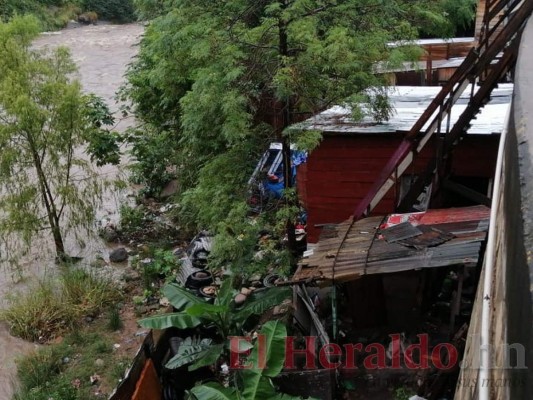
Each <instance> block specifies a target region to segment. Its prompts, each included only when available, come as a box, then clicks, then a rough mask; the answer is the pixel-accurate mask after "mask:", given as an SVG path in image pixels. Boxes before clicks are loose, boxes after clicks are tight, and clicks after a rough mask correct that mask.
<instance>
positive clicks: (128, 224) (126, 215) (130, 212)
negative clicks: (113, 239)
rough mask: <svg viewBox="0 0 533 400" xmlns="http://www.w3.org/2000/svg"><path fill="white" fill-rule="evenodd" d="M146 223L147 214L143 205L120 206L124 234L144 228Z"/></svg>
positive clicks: (121, 228) (121, 229)
mask: <svg viewBox="0 0 533 400" xmlns="http://www.w3.org/2000/svg"><path fill="white" fill-rule="evenodd" d="M144 225H145V215H144V211H143V210H142V208H141V207H130V206H128V205H121V206H120V231H121V232H122V233H123V234H124V235H126V236H127V235H130V234H132V233H135V232H138V231H140V230H142V228H143V226H144Z"/></svg>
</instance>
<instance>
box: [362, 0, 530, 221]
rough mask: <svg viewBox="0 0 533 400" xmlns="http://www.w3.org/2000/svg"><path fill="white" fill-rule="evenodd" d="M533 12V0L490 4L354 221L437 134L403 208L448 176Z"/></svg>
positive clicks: (513, 56) (499, 0) (508, 66)
mask: <svg viewBox="0 0 533 400" xmlns="http://www.w3.org/2000/svg"><path fill="white" fill-rule="evenodd" d="M532 11H533V0H486V1H485V14H484V15H485V16H484V23H483V28H482V30H481V34H480V40H479V42H478V44H477V46H476V47H475V48H472V49H471V50H470V52H469V53H468V55H467V56H466V58H465V60H464V61H463V63H462V64H461V66H460V67H459V68H458V69H457V70H456V71H455V73H454V74H453V76H452V77H451V79H450V80H449V81H448V82H447V83H446V84H445V85H444V86H443V87H442V90H441V91H440V93H439V94H438V95H437V96H436V97H435V99H434V100H433V101H432V102H431V104H430V105H429V106H428V108H427V109H426V111H425V112H424V113H423V114H422V115H421V116H420V118H419V120H418V121H417V122H416V123H415V124H414V126H413V127H412V128H411V130H410V131H409V132H408V133H407V134H406V136H405V137H404V139H403V140H402V142H401V144H400V145H399V146H398V148H397V149H396V151H395V152H394V154H393V155H392V156H391V158H390V159H389V161H388V162H387V164H386V165H385V167H384V168H383V170H382V171H381V173H380V176H379V178H378V179H377V180H376V181H375V182H374V185H373V186H372V188H371V189H370V190H369V192H368V193H367V195H366V196H365V198H364V199H362V200H361V201H360V203H359V204H358V205H357V207H356V208H355V210H354V212H353V220H354V221H356V220H358V219H360V218H363V217H365V216H368V215H369V214H370V212H371V211H372V210H373V209H374V208H375V207H376V206H377V204H378V203H379V202H380V200H381V199H382V198H383V197H384V196H385V195H386V194H387V192H388V191H389V190H390V189H391V188H392V187H393V186H394V185H395V184H396V182H397V181H398V179H399V178H400V177H401V176H402V175H403V174H404V173H405V171H406V170H407V169H408V168H409V166H411V165H412V163H413V161H414V159H415V158H416V156H417V154H419V153H420V152H421V151H422V150H423V149H424V147H425V146H426V145H427V143H428V142H429V141H430V139H431V138H432V137H433V136H437V138H438V150H437V152H436V154H435V157H433V158H432V159H431V160H430V161H429V163H428V165H427V168H426V170H425V172H424V173H423V174H422V175H421V176H419V177H418V178H417V180H416V181H415V182H414V183H413V185H412V186H411V188H410V190H409V191H408V192H407V194H406V195H405V196H404V198H403V199H402V200H401V202H400V205H399V207H398V208H399V210H400V211H408V210H409V209H410V207H411V206H412V205H413V203H414V202H415V201H416V198H417V197H418V196H419V194H420V193H421V192H422V190H423V188H424V186H426V185H427V184H429V183H430V182H433V184H434V185H435V186H436V187H438V186H439V184H440V181H441V180H442V178H443V177H444V176H445V174H446V161H447V159H448V156H449V154H450V152H451V151H452V149H453V147H454V146H455V144H457V142H458V141H459V140H460V139H461V137H462V136H463V135H464V134H465V133H466V131H467V130H468V128H469V126H470V121H471V120H472V119H473V118H475V116H476V114H477V113H478V112H479V111H480V109H481V108H482V107H483V106H484V105H485V104H486V103H487V102H488V101H489V99H490V94H491V92H492V90H493V89H494V88H495V87H496V86H497V84H498V82H499V81H500V80H501V78H502V77H503V76H504V75H505V74H506V73H507V72H509V71H511V70H512V68H513V66H514V64H515V62H516V59H517V54H518V43H519V40H520V35H521V32H522V29H523V27H524V24H525V22H526V21H527V19H528V17H529V16H530V14H531V12H532ZM475 88H477V90H475ZM467 89H470V100H469V103H468V105H467V107H466V109H465V110H464V112H463V113H462V114H461V116H460V117H459V119H458V120H457V121H456V122H455V123H454V124H453V126H452V124H451V120H450V116H451V110H452V107H453V105H454V104H455V103H456V102H457V100H458V99H459V97H460V96H461V95H462V94H463V92H464V91H465V90H467ZM426 126H427V128H425V129H424V127H426Z"/></svg>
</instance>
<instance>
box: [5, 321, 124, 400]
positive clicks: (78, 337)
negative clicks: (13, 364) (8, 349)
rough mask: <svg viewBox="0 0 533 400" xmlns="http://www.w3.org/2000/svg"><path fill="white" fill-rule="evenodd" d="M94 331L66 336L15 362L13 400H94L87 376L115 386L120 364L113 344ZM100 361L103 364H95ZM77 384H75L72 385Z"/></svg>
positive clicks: (78, 331)
mask: <svg viewBox="0 0 533 400" xmlns="http://www.w3.org/2000/svg"><path fill="white" fill-rule="evenodd" d="M95 329H96V331H92V330H90V331H87V330H83V329H78V330H75V331H73V332H72V333H70V334H67V335H66V336H65V338H64V340H63V342H61V343H58V344H52V345H49V346H45V347H41V348H39V349H38V350H37V351H35V352H32V353H30V354H28V355H25V356H24V357H22V358H20V359H18V360H17V374H18V381H19V385H18V387H17V393H16V394H15V396H14V397H13V399H14V400H50V399H53V400H89V399H94V398H95V397H94V388H95V387H94V386H93V385H92V384H91V382H90V379H89V378H90V376H91V375H93V374H95V373H97V374H98V375H99V376H100V377H101V380H102V381H101V383H102V384H105V383H106V382H107V384H109V385H110V386H111V387H113V386H115V385H116V383H117V376H119V374H118V370H119V368H118V367H117V365H115V364H119V365H120V368H121V369H122V370H125V368H126V366H127V365H128V362H127V361H126V360H125V359H124V358H123V357H121V358H118V359H117V358H116V353H114V352H113V350H112V349H113V346H112V343H113V342H112V341H110V340H109V338H106V337H104V336H102V335H101V333H100V332H99V331H98V328H95ZM97 359H101V360H102V361H103V363H102V364H99V365H95V361H96V360H97ZM76 381H78V382H77V383H76V384H75V382H76Z"/></svg>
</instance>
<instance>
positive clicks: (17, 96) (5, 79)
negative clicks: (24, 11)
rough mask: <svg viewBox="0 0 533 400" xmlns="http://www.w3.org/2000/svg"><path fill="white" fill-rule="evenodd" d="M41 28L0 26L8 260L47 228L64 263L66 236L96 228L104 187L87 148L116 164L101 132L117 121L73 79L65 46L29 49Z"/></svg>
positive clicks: (1, 230) (112, 146) (1, 177)
mask: <svg viewBox="0 0 533 400" xmlns="http://www.w3.org/2000/svg"><path fill="white" fill-rule="evenodd" d="M38 28H39V27H38V23H37V21H36V20H35V19H34V18H32V17H22V18H15V19H14V20H12V22H10V23H5V24H2V23H0V71H1V75H0V149H1V151H0V236H1V237H2V241H3V243H1V246H0V251H2V253H0V260H4V261H5V260H10V261H14V260H15V259H16V257H17V256H18V255H20V254H21V251H20V250H23V249H25V248H27V247H28V246H29V245H30V244H31V241H32V239H33V238H35V236H36V235H38V234H39V233H41V232H43V231H49V232H51V236H52V237H53V241H54V245H55V251H56V254H57V258H58V259H60V260H63V259H65V258H67V254H66V248H65V233H66V232H67V231H71V230H72V231H73V232H74V233H78V230H79V229H80V228H82V227H83V228H90V227H91V226H92V224H93V222H94V209H95V206H96V205H97V204H98V202H99V200H100V196H101V193H102V189H103V185H104V184H105V181H104V180H102V179H101V178H100V177H99V176H98V174H97V172H96V171H95V169H94V168H93V167H92V164H91V161H90V160H89V157H88V156H86V155H85V151H88V152H89V153H91V158H94V157H97V158H98V162H99V163H105V162H117V161H118V158H117V154H118V153H117V151H118V147H117V146H116V143H115V142H114V141H113V140H112V138H113V136H112V134H110V132H108V131H107V130H105V129H104V127H105V125H110V124H112V122H113V119H112V117H111V116H110V114H109V112H108V110H107V108H106V106H105V104H104V103H103V102H102V101H101V100H100V99H98V98H96V97H94V96H89V95H84V94H83V93H82V91H81V87H80V84H79V82H77V81H75V80H72V79H70V76H71V75H72V73H73V72H74V71H75V66H74V64H73V62H72V61H71V59H70V57H69V54H68V51H67V50H66V49H64V48H59V49H57V50H56V51H53V52H51V53H46V52H39V51H36V50H32V49H31V48H30V45H31V40H32V39H33V38H34V37H35V36H36V35H37V33H38V32H39V29H38ZM109 138H111V140H109ZM17 250H18V251H17Z"/></svg>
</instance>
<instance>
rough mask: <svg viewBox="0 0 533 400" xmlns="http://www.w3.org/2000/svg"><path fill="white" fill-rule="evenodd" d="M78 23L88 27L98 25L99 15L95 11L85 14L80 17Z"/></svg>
mask: <svg viewBox="0 0 533 400" xmlns="http://www.w3.org/2000/svg"><path fill="white" fill-rule="evenodd" d="M78 22H81V23H82V24H87V25H88V24H93V25H96V23H97V22H98V14H96V13H95V12H93V11H88V12H84V13H83V14H80V15H78Z"/></svg>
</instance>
